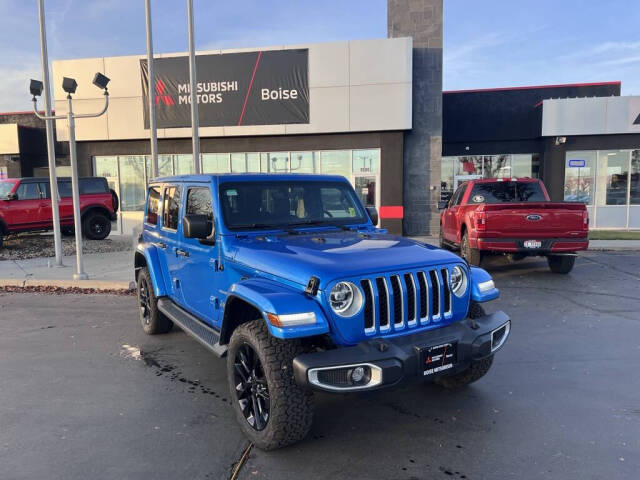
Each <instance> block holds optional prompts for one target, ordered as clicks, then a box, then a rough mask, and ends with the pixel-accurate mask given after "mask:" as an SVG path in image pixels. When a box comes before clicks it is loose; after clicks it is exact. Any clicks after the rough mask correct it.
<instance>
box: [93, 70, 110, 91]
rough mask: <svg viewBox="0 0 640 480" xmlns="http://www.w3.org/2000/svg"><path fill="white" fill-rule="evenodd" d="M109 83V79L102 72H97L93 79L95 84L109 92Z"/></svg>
mask: <svg viewBox="0 0 640 480" xmlns="http://www.w3.org/2000/svg"><path fill="white" fill-rule="evenodd" d="M109 81H110V79H109V77H107V76H106V75H103V74H101V73H100V72H97V73H96V75H95V77H93V84H94V85H95V86H96V87H98V88H101V89H102V90H105V91H106V90H107V84H108V83H109Z"/></svg>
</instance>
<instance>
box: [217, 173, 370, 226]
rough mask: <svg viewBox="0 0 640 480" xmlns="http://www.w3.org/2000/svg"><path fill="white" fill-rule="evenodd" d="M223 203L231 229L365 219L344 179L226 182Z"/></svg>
mask: <svg viewBox="0 0 640 480" xmlns="http://www.w3.org/2000/svg"><path fill="white" fill-rule="evenodd" d="M220 203H221V205H222V214H223V216H224V222H225V225H226V226H227V227H228V228H229V229H230V230H238V229H269V228H285V229H286V228H289V227H304V226H344V225H346V224H358V223H366V222H367V221H368V217H367V216H366V214H365V213H364V212H363V210H362V207H361V206H360V203H359V202H358V201H357V200H356V196H355V193H354V192H353V189H352V188H351V186H350V185H348V184H346V183H342V182H318V181H313V182H310V181H307V182H295V181H260V182H236V183H223V184H222V185H221V186H220Z"/></svg>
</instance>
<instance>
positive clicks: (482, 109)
mask: <svg viewBox="0 0 640 480" xmlns="http://www.w3.org/2000/svg"><path fill="white" fill-rule="evenodd" d="M388 37H389V38H383V39H372V40H354V41H345V42H331V43H314V44H304V45H280V46H274V47H265V48H247V49H232V50H222V51H221V50H215V51H203V52H198V56H197V62H196V63H197V75H198V90H197V96H198V107H199V114H200V131H199V134H200V150H201V155H200V158H198V159H196V160H195V161H194V159H193V156H192V155H191V152H192V145H191V129H190V104H189V97H190V95H189V81H188V62H187V57H186V54H185V53H177V54H160V55H156V60H155V62H154V66H155V78H154V79H153V81H152V82H149V79H148V75H147V65H146V56H145V55H135V56H126V57H98V58H87V59H73V60H60V61H54V62H53V79H52V82H53V88H54V98H55V109H56V114H64V113H66V111H67V101H66V94H65V93H64V92H63V91H62V88H61V85H62V78H63V77H72V78H75V79H76V80H77V82H78V89H77V91H76V94H75V95H74V96H73V99H74V100H73V106H74V111H75V112H77V113H91V112H97V111H100V110H101V109H102V106H103V103H104V98H103V96H102V91H101V90H99V89H98V88H96V87H94V86H93V85H91V81H92V79H93V76H94V74H95V73H96V72H101V73H103V74H105V75H106V76H108V77H109V78H110V79H111V83H110V84H109V93H110V102H109V109H108V110H107V112H106V114H105V115H103V116H101V117H98V118H87V119H79V120H78V121H77V122H76V139H77V141H78V145H77V152H78V157H79V169H80V174H81V175H99V176H104V177H106V178H107V179H108V181H109V183H110V185H111V186H112V188H113V189H114V190H115V191H116V192H117V193H118V196H119V198H120V214H119V218H118V221H117V222H116V225H114V229H115V230H116V231H119V232H123V233H128V232H130V231H131V230H132V228H133V226H135V225H136V224H138V223H139V222H140V221H141V219H142V209H143V207H144V198H145V192H146V186H147V184H148V182H149V180H150V179H151V178H152V176H153V173H152V172H153V168H152V162H151V158H150V156H149V153H150V142H149V126H148V124H149V119H148V105H147V103H146V102H147V92H148V89H149V88H152V89H154V91H155V93H156V110H157V116H156V118H157V122H158V151H159V156H158V172H159V175H163V176H164V175H179V174H188V173H192V172H193V171H194V170H195V168H196V166H195V163H196V162H197V165H198V167H199V169H200V171H201V172H203V173H226V172H264V173H274V172H279V173H282V172H291V173H327V174H339V175H344V176H345V177H346V178H348V179H349V180H350V181H351V182H352V184H353V186H354V188H355V189H356V192H357V193H358V194H359V196H360V198H361V199H362V200H363V202H364V203H365V204H367V205H373V206H376V207H377V208H378V209H379V212H380V218H381V220H380V225H381V226H382V227H385V228H388V229H389V230H390V231H392V232H395V233H405V234H408V235H418V234H437V232H438V228H439V214H438V210H437V203H438V201H439V200H440V199H442V198H444V199H446V198H448V197H449V196H451V194H452V192H453V191H454V190H455V188H456V187H457V186H458V185H460V184H461V182H463V181H465V180H469V179H472V178H493V177H502V178H511V177H536V178H541V179H542V180H543V181H544V182H545V184H546V185H547V188H548V190H549V193H550V195H551V197H552V200H558V201H561V200H568V201H580V202H585V203H587V205H588V208H589V211H590V214H591V220H592V222H591V223H592V227H594V228H640V97H623V96H620V91H621V85H620V83H619V82H603V83H591V84H572V85H546V86H539V87H518V88H502V89H490V90H467V91H456V92H444V93H443V92H442V0H421V1H409V0H389V2H388ZM141 53H142V52H141ZM23 117H24V121H22V120H21V117H20V115H19V114H12V115H4V116H2V115H0V127H2V128H0V175H2V174H3V172H4V175H7V174H10V175H11V176H17V175H23V176H29V175H46V174H47V170H46V165H47V163H46V150H45V149H44V148H43V147H39V148H40V149H41V152H42V153H41V154H40V155H38V154H37V150H38V148H36V147H35V145H36V141H37V139H36V137H38V135H40V137H39V138H40V140H38V141H39V142H40V145H43V144H42V139H43V138H44V133H43V132H42V125H41V124H35V125H26V124H25V122H27V120H28V119H29V118H33V116H32V115H28V114H25V115H23ZM3 125H9V126H3ZM31 130H33V131H31ZM38 132H39V133H38ZM29 135H31V138H33V140H32V141H25V140H24V139H25V138H27V136H29ZM56 135H57V146H56V155H57V157H58V163H59V165H61V166H60V167H58V168H59V169H60V172H61V173H62V174H64V173H66V172H65V169H67V168H68V167H67V165H68V155H67V152H68V147H67V144H66V140H67V128H66V120H59V121H57V124H56ZM3 139H5V140H3ZM21 139H22V140H21ZM27 145H32V147H27ZM21 149H22V150H23V151H22V152H21ZM14 150H18V151H14ZM26 150H29V151H28V152H27V151H26ZM16 172H18V173H16ZM59 174H60V173H59Z"/></svg>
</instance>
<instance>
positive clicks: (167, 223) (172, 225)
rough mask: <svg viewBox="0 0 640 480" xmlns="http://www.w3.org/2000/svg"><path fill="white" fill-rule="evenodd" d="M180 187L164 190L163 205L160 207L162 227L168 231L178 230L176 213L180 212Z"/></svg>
mask: <svg viewBox="0 0 640 480" xmlns="http://www.w3.org/2000/svg"><path fill="white" fill-rule="evenodd" d="M181 192H182V190H181V188H180V187H167V188H165V189H164V204H163V207H162V227H163V228H167V229H169V230H177V229H178V213H179V212H180V194H181Z"/></svg>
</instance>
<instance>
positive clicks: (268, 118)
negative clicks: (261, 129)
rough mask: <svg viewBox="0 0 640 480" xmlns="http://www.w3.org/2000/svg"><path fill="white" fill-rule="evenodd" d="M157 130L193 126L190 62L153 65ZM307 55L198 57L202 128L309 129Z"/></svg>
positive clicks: (145, 82)
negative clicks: (305, 126)
mask: <svg viewBox="0 0 640 480" xmlns="http://www.w3.org/2000/svg"><path fill="white" fill-rule="evenodd" d="M154 67H155V77H156V78H155V81H154V82H153V88H154V89H155V93H156V101H155V102H156V117H157V126H158V128H175V127H190V126H191V94H190V92H191V89H190V82H189V58H188V57H187V56H183V57H169V58H158V59H155V61H154ZM307 71H308V50H307V49H297V50H268V51H258V52H243V53H225V54H219V55H197V56H196V74H197V90H196V95H197V101H198V114H199V118H200V126H201V127H221V126H225V127H226V126H234V125H277V124H285V123H309V82H308V74H307ZM140 73H141V76H142V93H143V101H144V125H145V128H149V116H148V113H149V70H148V67H147V61H146V60H140Z"/></svg>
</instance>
